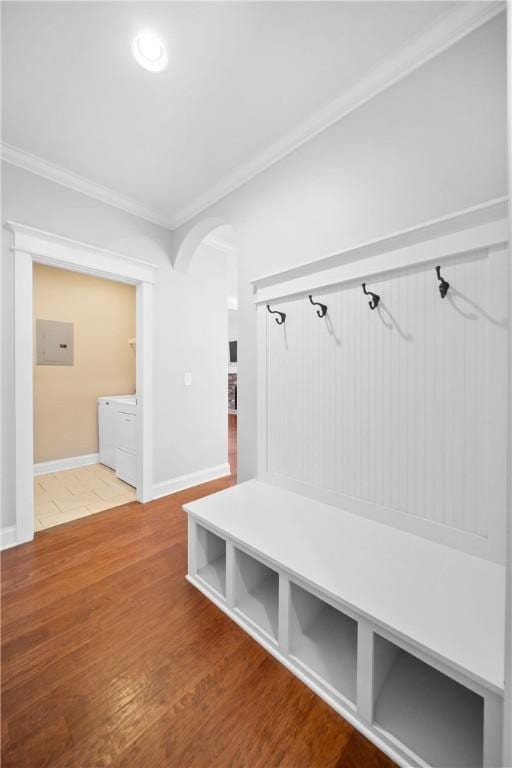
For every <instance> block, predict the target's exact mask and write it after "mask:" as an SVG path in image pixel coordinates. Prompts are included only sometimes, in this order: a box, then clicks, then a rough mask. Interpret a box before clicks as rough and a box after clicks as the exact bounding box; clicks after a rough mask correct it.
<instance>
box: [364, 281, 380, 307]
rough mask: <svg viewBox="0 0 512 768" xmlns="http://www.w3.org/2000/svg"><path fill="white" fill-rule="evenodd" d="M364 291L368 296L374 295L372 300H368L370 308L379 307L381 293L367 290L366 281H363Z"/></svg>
mask: <svg viewBox="0 0 512 768" xmlns="http://www.w3.org/2000/svg"><path fill="white" fill-rule="evenodd" d="M363 293H364V294H365V295H366V296H371V297H372V299H371V301H369V302H368V306H369V307H370V309H377V307H378V306H379V301H380V296H379V294H378V293H372V292H371V291H367V290H366V283H363Z"/></svg>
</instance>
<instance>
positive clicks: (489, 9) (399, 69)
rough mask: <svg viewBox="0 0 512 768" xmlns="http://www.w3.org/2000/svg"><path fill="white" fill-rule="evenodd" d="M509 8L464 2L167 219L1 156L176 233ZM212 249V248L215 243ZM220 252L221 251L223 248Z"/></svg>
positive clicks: (32, 161)
mask: <svg viewBox="0 0 512 768" xmlns="http://www.w3.org/2000/svg"><path fill="white" fill-rule="evenodd" d="M505 7H506V3H505V2H504V1H503V0H499V1H497V2H494V1H493V2H488V1H487V0H478V1H477V0H475V1H474V2H465V3H461V4H460V7H459V6H458V7H456V8H455V9H453V10H451V11H449V12H447V13H446V14H444V15H443V16H442V17H441V18H440V19H437V21H436V22H435V23H434V24H432V25H431V26H430V27H429V28H428V29H427V30H426V31H424V32H423V33H421V34H419V35H418V36H417V37H416V38H414V39H413V40H412V41H411V42H409V43H407V44H406V45H404V46H403V47H402V48H400V49H398V50H397V51H396V52H395V53H394V54H393V55H392V56H390V57H388V58H386V59H384V60H383V61H381V62H380V64H378V65H377V66H376V67H375V68H374V69H372V70H371V71H370V72H368V74H367V75H366V76H365V77H363V78H361V79H360V80H359V81H358V82H357V83H356V84H355V85H354V86H353V87H352V88H349V89H347V90H344V91H343V92H342V93H340V94H339V96H338V97H337V98H336V99H334V100H333V101H331V102H330V103H329V104H327V105H326V106H325V107H323V108H322V109H321V110H319V111H317V112H316V113H315V114H313V115H312V116H311V117H309V118H308V119H307V120H305V121H304V122H302V123H300V124H299V125H298V126H296V127H295V128H294V129H293V130H292V131H290V132H288V133H287V134H286V135H284V136H283V137H282V138H281V139H280V140H279V141H277V142H275V143H274V144H272V145H271V146H270V147H268V148H267V149H266V150H264V151H263V152H261V153H259V154H258V155H257V156H256V157H254V158H253V159H252V160H250V161H249V162H248V163H245V164H243V165H242V166H241V167H240V168H238V169H237V170H236V171H235V172H234V173H232V174H228V175H227V176H225V177H224V178H223V179H222V180H221V181H220V182H219V183H218V184H216V185H214V186H213V187H211V188H210V189H209V190H207V191H206V192H205V193H204V194H203V195H200V196H198V197H197V198H196V199H195V200H193V201H192V202H191V203H190V204H189V205H187V206H184V207H183V208H181V209H180V210H179V211H178V212H177V213H176V214H174V216H170V217H168V216H166V215H164V214H163V213H162V212H160V211H156V210H154V209H152V208H148V207H147V206H146V205H144V204H143V203H141V202H140V201H137V200H133V199H132V198H129V197H126V196H124V195H122V194H120V193H118V192H116V191H115V190H113V189H109V188H108V187H104V186H103V185H101V184H97V183H96V182H94V181H91V180H90V179H86V178H84V177H83V176H79V175H78V174H75V173H73V172H72V171H68V170H66V169H65V168H62V167H61V166H58V165H56V164H54V163H51V162H48V161H47V160H43V159H42V158H40V157H37V156H35V155H32V154H31V153H29V152H25V151H24V150H22V149H19V148H18V147H15V146H13V145H11V144H5V143H3V144H2V145H0V152H1V157H2V159H3V160H5V161H6V162H7V163H10V164H11V165H16V166H18V167H19V168H23V169H25V170H27V171H31V172H32V173H35V174H37V175H38V176H42V177H43V178H46V179H49V180H50V181H53V182H55V183H57V184H60V185H62V186H64V187H68V188H69V189H72V190H74V191H75V192H81V193H82V194H84V195H88V196H89V197H92V198H94V199H96V200H100V201H101V202H103V203H106V204H107V205H112V206H114V207H115V208H119V209H120V210H122V211H126V212H127V213H130V214H132V215H133V216H138V217H139V218H141V219H145V220H146V221H150V222H152V223H153V224H157V225H159V226H161V227H165V228H166V229H170V230H173V229H176V228H177V227H180V226H181V225H182V224H185V223H186V222H187V221H189V220H190V219H192V218H193V217H194V216H197V215H198V214H200V213H201V212H202V211H204V210H205V209H207V208H209V207H210V206H211V205H213V204H214V203H216V202H218V201H219V200H221V199H222V198H223V197H226V195H229V194H230V193H231V192H233V191H234V190H235V189H238V188H239V187H241V186H242V185H243V184H246V183H247V182H248V181H250V180H251V179H252V178H254V177H255V176H257V175H258V174H259V173H261V172H262V171H265V170H266V169H267V168H269V167H270V166H271V165H273V164H274V163H276V162H278V161H279V160H281V159H282V158H283V157H286V155H289V154H290V153H291V152H293V151H294V150H295V149H297V148H298V147H300V146H301V145H302V144H305V143H306V142H307V141H309V140H310V139H312V138H314V137H315V136H317V135H318V134H319V133H321V132H322V131H324V130H326V129H327V128H329V127H330V126H331V125H333V124H334V123H336V122H338V120H341V119H342V118H343V117H345V116H346V115H348V114H350V113H351V112H354V111H355V110H356V109H358V108H359V107H361V106H362V105H363V104H365V103H366V102H367V101H369V100H370V99H372V98H374V97H375V96H377V95H378V94H379V93H382V92H383V91H385V90H386V89H387V88H390V87H391V86H392V85H394V84H395V83H397V82H398V81H399V80H401V79H402V78H404V77H406V76H407V75H408V74H410V73H411V72H413V71H414V70H415V69H418V68H419V67H420V66H422V64H425V63H426V62H427V61H429V60H430V59H432V58H434V57H435V56H437V55H438V54H440V53H442V52H443V51H445V50H446V49H447V48H449V47H450V46H452V45H454V44H455V43H457V42H458V41H459V40H461V39H462V38H463V37H465V36H466V35H468V34H470V33H471V32H473V31H474V30H475V29H478V27H481V26H482V25H483V24H485V23H486V22H487V21H490V20H491V19H492V18H494V17H495V16H497V15H498V14H499V13H501V12H502V11H503V10H504V9H505ZM213 239H215V238H213ZM210 245H212V243H211V242H210ZM225 245H226V246H228V245H229V244H227V243H226V244H225ZM213 247H218V245H213ZM220 250H223V247H221V248H220ZM225 252H228V251H225ZM230 252H232V251H230Z"/></svg>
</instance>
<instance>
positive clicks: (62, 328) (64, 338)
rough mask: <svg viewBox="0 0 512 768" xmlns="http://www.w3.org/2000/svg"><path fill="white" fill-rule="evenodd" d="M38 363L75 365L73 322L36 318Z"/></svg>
mask: <svg viewBox="0 0 512 768" xmlns="http://www.w3.org/2000/svg"><path fill="white" fill-rule="evenodd" d="M36 350H37V352H36V362H37V365H73V323H62V322H59V321H57V320H36Z"/></svg>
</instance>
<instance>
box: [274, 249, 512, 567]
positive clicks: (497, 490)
mask: <svg viewBox="0 0 512 768" xmlns="http://www.w3.org/2000/svg"><path fill="white" fill-rule="evenodd" d="M507 265H508V255H507V251H506V250H505V249H504V248H503V247H501V248H499V247H494V248H485V249H481V250H480V251H478V252H476V253H475V252H473V253H467V254H461V255H458V256H456V257H453V258H450V259H446V260H444V261H443V262H442V274H443V275H444V277H445V279H447V280H448V281H449V283H450V286H451V287H450V290H449V292H448V295H447V297H446V298H445V299H441V298H440V295H439V291H438V282H437V279H436V275H435V272H434V267H433V265H432V264H430V265H427V266H425V265H421V266H419V267H413V268H412V267H411V268H406V269H402V270H401V271H398V272H396V273H395V274H393V275H391V276H387V277H386V278H385V279H383V278H382V277H380V278H378V277H376V278H375V281H372V280H369V281H368V287H369V288H370V289H371V290H373V291H375V292H376V293H379V294H380V295H381V303H380V305H379V307H378V309H377V310H375V311H371V310H370V308H369V307H368V303H367V302H368V297H366V296H364V295H363V292H362V289H361V283H360V282H359V281H358V282H357V283H346V284H344V285H338V286H333V287H331V288H329V289H324V290H323V292H320V293H316V294H315V298H316V299H318V300H319V301H322V302H324V303H326V304H327V305H328V314H327V317H326V318H324V319H319V318H318V317H317V316H316V314H315V308H314V307H312V306H311V305H310V303H309V301H308V299H307V296H304V295H300V296H294V297H291V298H288V299H286V300H281V301H276V302H274V303H273V307H275V308H276V309H280V310H283V311H285V312H286V313H287V318H286V323H285V324H284V326H278V325H277V324H276V323H275V320H274V316H271V315H269V314H268V313H266V310H265V307H264V306H260V312H263V313H265V317H266V319H265V328H264V335H265V338H266V342H265V343H264V346H265V357H266V360H265V368H266V383H265V386H266V451H265V454H266V456H265V462H266V466H265V467H264V471H265V472H266V473H268V475H269V476H272V477H273V478H282V479H284V480H285V481H286V479H290V480H293V481H297V482H298V483H301V484H304V485H305V486H308V487H309V488H313V489H314V488H318V489H322V490H324V491H329V492H333V493H334V494H339V497H340V500H341V502H342V501H343V499H352V500H358V501H360V502H361V505H362V507H361V509H363V510H364V512H365V513H367V514H371V515H373V516H376V517H377V518H379V517H380V518H381V519H383V520H387V518H386V514H385V513H386V512H388V513H391V514H392V517H391V518H390V519H392V520H393V524H400V519H402V520H406V519H407V525H406V526H405V527H407V528H408V529H409V530H415V528H414V521H422V522H421V525H422V526H423V528H421V530H425V525H427V527H428V525H431V526H432V527H436V535H435V538H437V539H439V540H441V541H443V540H444V539H443V532H446V534H447V536H446V543H451V544H453V543H454V542H455V545H460V546H461V547H462V548H466V547H465V541H466V540H467V542H469V539H471V540H472V541H471V543H470V545H468V547H467V548H468V549H469V550H470V551H473V552H476V553H478V554H481V555H482V556H488V557H491V558H492V559H497V560H501V559H502V557H503V552H502V539H503V531H504V514H505V503H506V501H505V499H506V495H505V494H506V463H505V462H506V418H507V417H506V414H507V399H506V398H507V343H508V293H507V274H508V266H507ZM262 327H263V326H262V324H261V323H260V333H261V328H262ZM393 514H394V517H393ZM397 521H398V522H397ZM411 523H412V524H411ZM449 531H450V532H453V531H456V532H459V533H460V536H459V538H458V539H457V537H455V539H454V538H453V536H451V537H450V536H449V535H448V532H449ZM467 542H466V543H467ZM475 542H476V543H475ZM479 542H481V546H480V544H479Z"/></svg>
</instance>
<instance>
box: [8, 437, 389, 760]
mask: <svg viewBox="0 0 512 768" xmlns="http://www.w3.org/2000/svg"><path fill="white" fill-rule="evenodd" d="M230 426H231V439H232V441H233V440H234V439H236V433H235V423H233V422H232V423H231V425H230ZM231 448H232V450H231V459H232V460H233V461H235V462H236V455H235V451H234V443H233V442H232V446H231ZM232 466H233V465H232ZM231 482H233V480H232V479H230V478H226V479H223V480H220V481H214V482H212V483H208V484H205V485H203V486H198V487H196V488H192V489H189V490H187V491H184V492H182V493H178V494H175V495H173V496H168V497H166V498H164V499H160V500H158V501H154V502H151V503H150V504H146V505H140V504H138V503H136V502H132V503H129V504H126V505H124V506H119V507H116V508H114V509H112V510H109V511H107V512H101V513H99V514H97V515H93V516H91V517H84V518H82V519H80V520H76V521H74V522H70V523H67V524H65V525H61V526H58V527H56V528H52V529H49V530H45V531H42V532H40V533H38V534H36V538H35V540H34V541H33V542H31V543H29V544H25V545H23V546H21V547H17V548H15V549H11V550H8V551H6V552H4V553H3V556H2V595H3V599H2V627H3V631H2V663H3V672H2V765H3V768H43V766H48V767H50V768H104V767H106V766H111V767H112V768H131V767H132V766H133V768H153V766H154V767H155V768H160V767H161V766H165V767H169V768H208V767H209V766H212V767H215V768H225V767H227V766H232V767H233V768H238V767H239V768H253V767H254V768H260V767H261V768H272V767H273V766H275V767H277V766H283V767H286V768H316V767H318V768H329V767H331V766H332V768H391V767H392V766H393V763H392V762H391V761H390V760H389V759H388V758H387V757H385V756H383V755H382V754H381V753H379V752H378V751H377V750H376V749H375V747H373V746H372V745H371V744H370V743H369V742H368V741H366V740H365V739H364V738H363V737H362V736H360V735H359V734H358V733H357V732H356V731H354V730H353V729H352V727H351V726H350V725H349V724H348V723H346V722H345V721H344V720H342V719H341V718H340V717H339V716H338V715H336V714H335V713H334V712H333V711H332V710H331V709H330V708H329V707H328V706H327V705H326V704H324V703H323V702H322V701H321V700H320V699H319V698H318V697H317V696H315V695H314V694H313V693H312V692H310V691H309V689H308V688H306V687H305V686H304V685H303V684H302V683H300V682H299V681H298V680H297V679H296V678H295V677H293V675H291V673H289V672H288V671H287V670H286V669H284V667H282V666H281V665H280V664H279V663H278V662H277V661H275V660H274V659H273V658H272V657H271V656H269V655H268V654H267V653H266V652H265V651H264V650H263V649H262V648H261V647H260V646H259V645H258V644H257V643H255V642H254V641H253V640H252V639H251V638H249V637H248V635H246V634H245V633H244V632H243V631H242V630H241V629H240V628H239V627H237V626H236V625H235V624H234V623H233V622H231V621H230V620H229V619H228V618H227V617H226V616H224V614H223V613H222V612H221V611H219V610H218V609H217V608H215V606H214V605H213V604H212V603H211V602H210V601H209V600H207V599H206V598H204V597H203V596H202V595H201V594H200V593H199V592H197V590H195V589H194V588H193V587H192V586H191V585H189V584H188V582H186V581H185V578H184V577H185V573H186V519H185V515H184V513H183V512H182V511H181V505H182V504H183V503H185V502H186V501H189V500H191V499H195V498H200V497H201V496H205V495H207V494H210V493H213V492H215V491H217V490H220V489H221V488H224V487H226V486H227V485H229V484H230V483H231Z"/></svg>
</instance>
